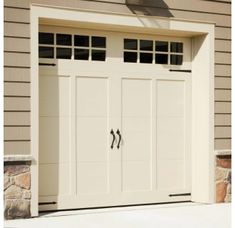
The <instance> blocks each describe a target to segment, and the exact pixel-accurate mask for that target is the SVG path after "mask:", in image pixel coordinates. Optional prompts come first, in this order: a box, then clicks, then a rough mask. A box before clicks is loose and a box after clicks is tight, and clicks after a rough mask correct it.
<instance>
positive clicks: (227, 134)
mask: <svg viewBox="0 0 235 228" xmlns="http://www.w3.org/2000/svg"><path fill="white" fill-rule="evenodd" d="M218 138H220V139H223V138H227V139H228V138H231V127H215V139H218Z"/></svg>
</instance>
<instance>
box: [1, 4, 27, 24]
mask: <svg viewBox="0 0 235 228" xmlns="http://www.w3.org/2000/svg"><path fill="white" fill-rule="evenodd" d="M4 21H5V22H14V23H26V24H30V10H29V9H18V8H9V7H4Z"/></svg>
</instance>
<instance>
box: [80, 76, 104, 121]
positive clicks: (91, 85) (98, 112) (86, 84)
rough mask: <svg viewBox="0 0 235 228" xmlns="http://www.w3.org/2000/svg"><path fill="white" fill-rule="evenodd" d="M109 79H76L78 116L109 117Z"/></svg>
mask: <svg viewBox="0 0 235 228" xmlns="http://www.w3.org/2000/svg"><path fill="white" fill-rule="evenodd" d="M107 105H108V79H107V78H98V77H77V78H76V113H77V115H78V116H106V117H107V115H108V110H107Z"/></svg>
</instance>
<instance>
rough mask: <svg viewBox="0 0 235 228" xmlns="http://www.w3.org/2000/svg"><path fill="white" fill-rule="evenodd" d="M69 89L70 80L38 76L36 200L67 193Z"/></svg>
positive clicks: (69, 156)
mask: <svg viewBox="0 0 235 228" xmlns="http://www.w3.org/2000/svg"><path fill="white" fill-rule="evenodd" d="M70 85H71V77H70V76H60V75H41V76H40V84H39V92H40V94H41V96H40V101H39V102H40V109H39V113H40V119H39V123H40V133H39V139H40V140H39V141H40V145H39V149H40V153H39V161H40V164H39V172H40V182H39V183H40V185H39V195H40V196H47V195H51V196H56V195H58V194H59V195H68V194H70V192H71V153H72V152H71V136H72V135H71V97H70V90H71V87H70Z"/></svg>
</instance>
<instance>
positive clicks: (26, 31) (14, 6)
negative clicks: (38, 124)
mask: <svg viewBox="0 0 235 228" xmlns="http://www.w3.org/2000/svg"><path fill="white" fill-rule="evenodd" d="M4 152H5V154H29V153H30V4H29V0H5V1H4Z"/></svg>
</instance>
